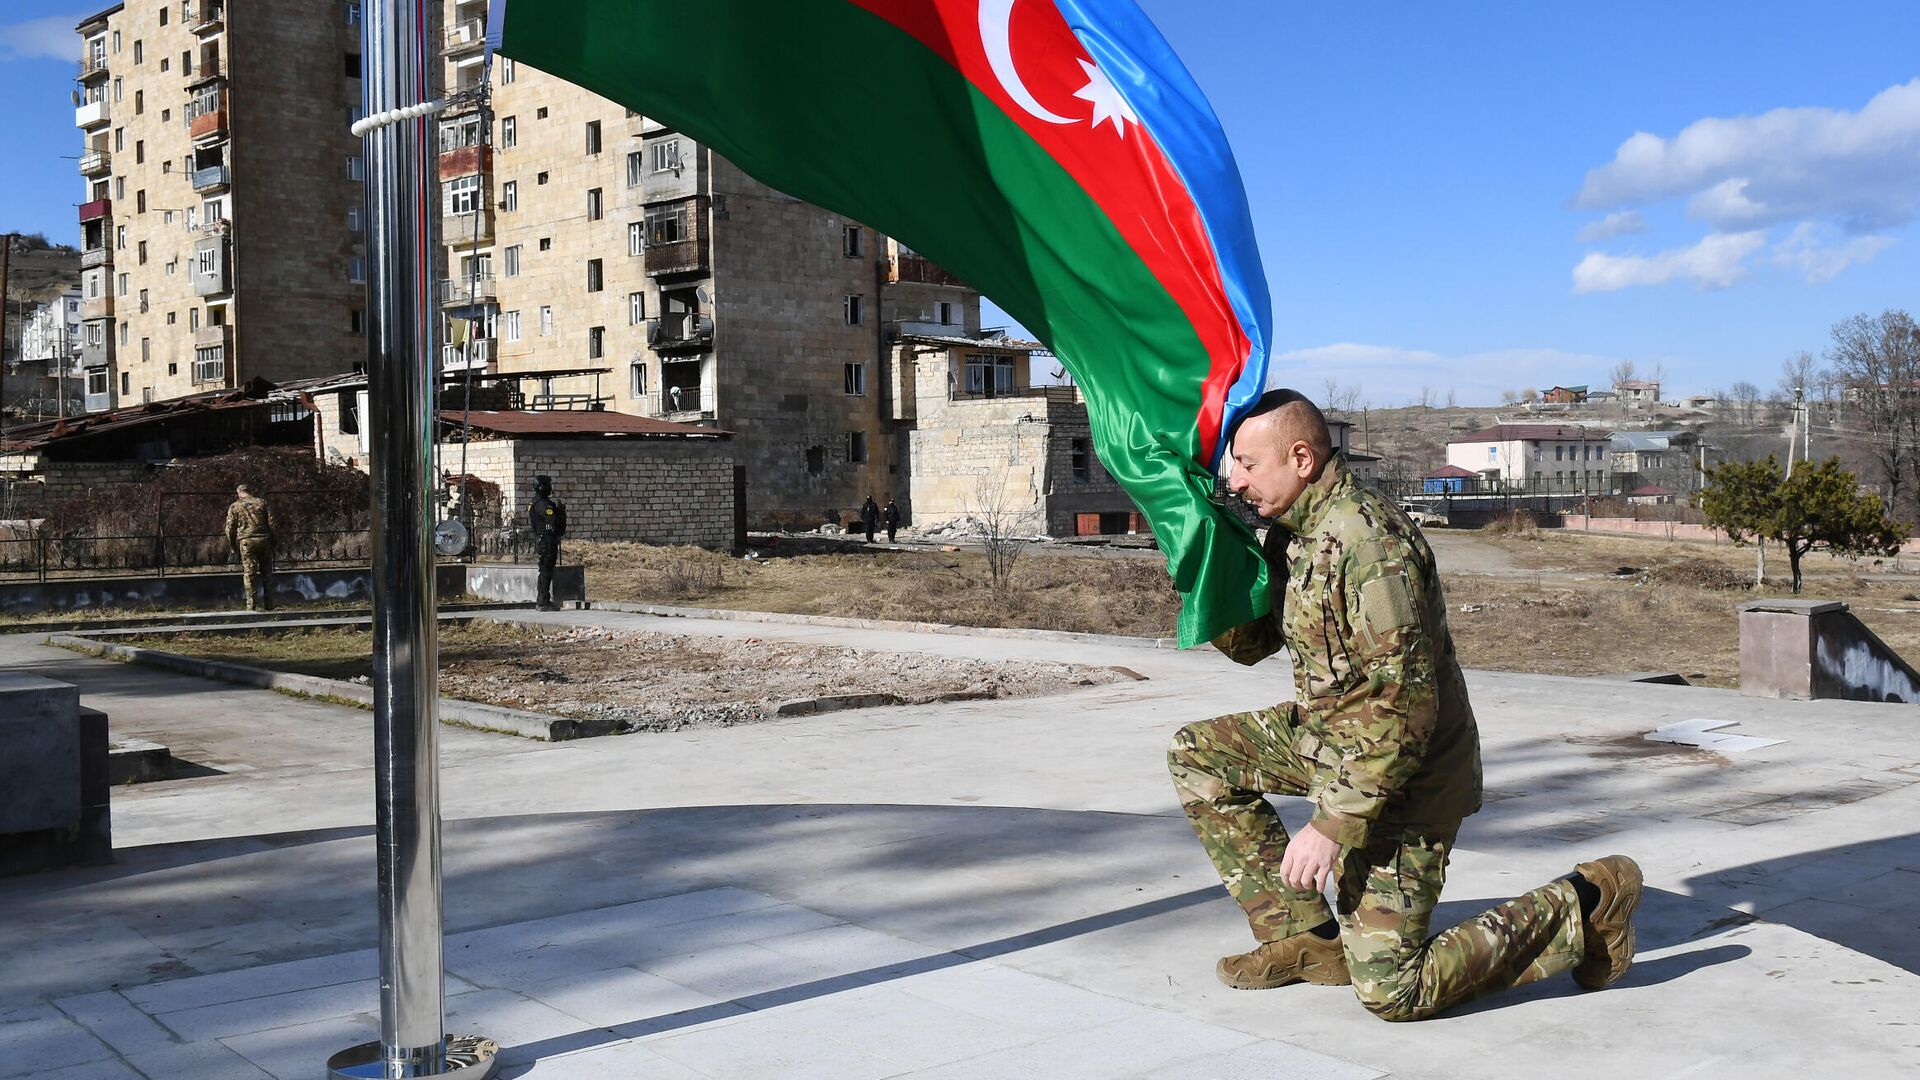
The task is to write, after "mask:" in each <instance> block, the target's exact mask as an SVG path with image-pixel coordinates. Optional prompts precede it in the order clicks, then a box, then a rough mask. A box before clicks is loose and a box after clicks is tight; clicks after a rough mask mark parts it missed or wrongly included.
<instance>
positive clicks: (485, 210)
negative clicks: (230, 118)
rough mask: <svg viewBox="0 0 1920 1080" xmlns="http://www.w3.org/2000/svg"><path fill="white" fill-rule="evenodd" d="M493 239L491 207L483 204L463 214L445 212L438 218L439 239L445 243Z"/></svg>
mask: <svg viewBox="0 0 1920 1080" xmlns="http://www.w3.org/2000/svg"><path fill="white" fill-rule="evenodd" d="M491 239H493V208H492V207H491V206H485V207H482V208H480V209H479V210H477V211H472V212H469V213H465V214H446V215H443V216H442V217H441V218H440V240H441V242H442V243H446V244H477V243H480V242H481V241H484V240H491Z"/></svg>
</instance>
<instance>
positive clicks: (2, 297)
mask: <svg viewBox="0 0 1920 1080" xmlns="http://www.w3.org/2000/svg"><path fill="white" fill-rule="evenodd" d="M13 236H14V234H13V233H0V435H5V434H6V433H7V377H6V367H7V365H6V363H5V361H4V354H5V353H6V349H7V346H6V341H7V304H8V303H9V300H8V297H9V296H10V295H11V294H10V293H8V292H7V272H8V270H9V269H11V266H12V261H13Z"/></svg>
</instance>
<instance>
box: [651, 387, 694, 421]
mask: <svg viewBox="0 0 1920 1080" xmlns="http://www.w3.org/2000/svg"><path fill="white" fill-rule="evenodd" d="M655 411H656V412H657V413H659V414H660V415H662V416H677V415H679V414H680V413H697V412H700V411H701V407H700V388H699V387H697V386H669V387H667V388H666V389H664V390H662V391H660V397H659V405H658V406H657V407H656V409H655Z"/></svg>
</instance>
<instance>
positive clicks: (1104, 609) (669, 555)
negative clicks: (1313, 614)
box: [567, 543, 1180, 637]
mask: <svg viewBox="0 0 1920 1080" xmlns="http://www.w3.org/2000/svg"><path fill="white" fill-rule="evenodd" d="M802 550H805V549H804V548H803V549H802ZM567 558H568V559H570V560H571V559H579V560H581V561H582V562H583V563H584V564H585V566H586V568H587V580H588V581H589V582H590V584H591V590H592V594H593V596H595V597H596V598H599V599H607V600H622V601H627V602H631V603H664V604H688V605H693V606H698V607H715V608H732V609H740V610H752V611H780V612H790V613H794V614H804V615H837V616H843V617H847V618H859V619H893V620H899V621H903V622H941V623H953V624H956V625H960V626H1013V627H1025V628H1029V629H1039V630H1071V631H1076V632H1080V633H1099V634H1132V635H1136V636H1144V637H1164V636H1167V635H1170V634H1172V633H1173V628H1174V623H1175V621H1176V620H1177V619H1178V617H1179V613H1180V598H1179V596H1178V594H1176V593H1175V592H1174V591H1173V586H1172V583H1171V582H1170V581H1169V580H1168V578H1167V572H1166V569H1165V567H1164V565H1163V564H1162V562H1161V561H1160V560H1159V559H1157V558H1139V557H1125V556H1113V555H1097V556H1096V555H1087V554H1074V553H1056V552H1051V551H1047V550H1044V549H1040V550H1035V551H1032V552H1029V553H1028V554H1027V556H1026V557H1025V558H1022V559H1021V560H1020V562H1019V564H1018V565H1017V566H1015V567H1014V570H1013V574H1012V577H1011V579H1010V582H1009V584H1008V587H1007V588H1006V589H1005V590H1004V591H1003V592H1000V593H996V592H995V590H994V589H993V587H992V584H991V576H990V575H989V574H988V572H987V566H986V560H985V558H984V557H983V556H982V555H981V554H980V553H978V552H975V551H953V552H946V551H941V552H896V551H875V550H872V549H861V548H853V547H849V548H846V549H845V550H843V551H840V552H838V553H833V554H797V555H777V556H775V557H772V558H765V559H736V558H731V557H728V556H726V555H720V554H716V553H714V552H710V551H704V550H701V549H699V548H686V547H673V548H661V547H647V546H645V545H640V544H610V543H601V544H592V543H581V544H570V545H568V547H567Z"/></svg>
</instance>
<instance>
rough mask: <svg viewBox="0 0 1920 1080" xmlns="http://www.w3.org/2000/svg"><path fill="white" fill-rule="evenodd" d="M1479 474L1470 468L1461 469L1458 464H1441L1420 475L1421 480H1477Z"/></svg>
mask: <svg viewBox="0 0 1920 1080" xmlns="http://www.w3.org/2000/svg"><path fill="white" fill-rule="evenodd" d="M1479 478H1480V474H1479V473H1477V472H1474V471H1473V470H1472V469H1463V468H1461V467H1460V466H1458V465H1442V466H1440V467H1439V468H1437V469H1435V470H1433V471H1432V472H1430V473H1428V474H1427V475H1426V476H1424V477H1421V479H1423V480H1478V479H1479Z"/></svg>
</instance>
